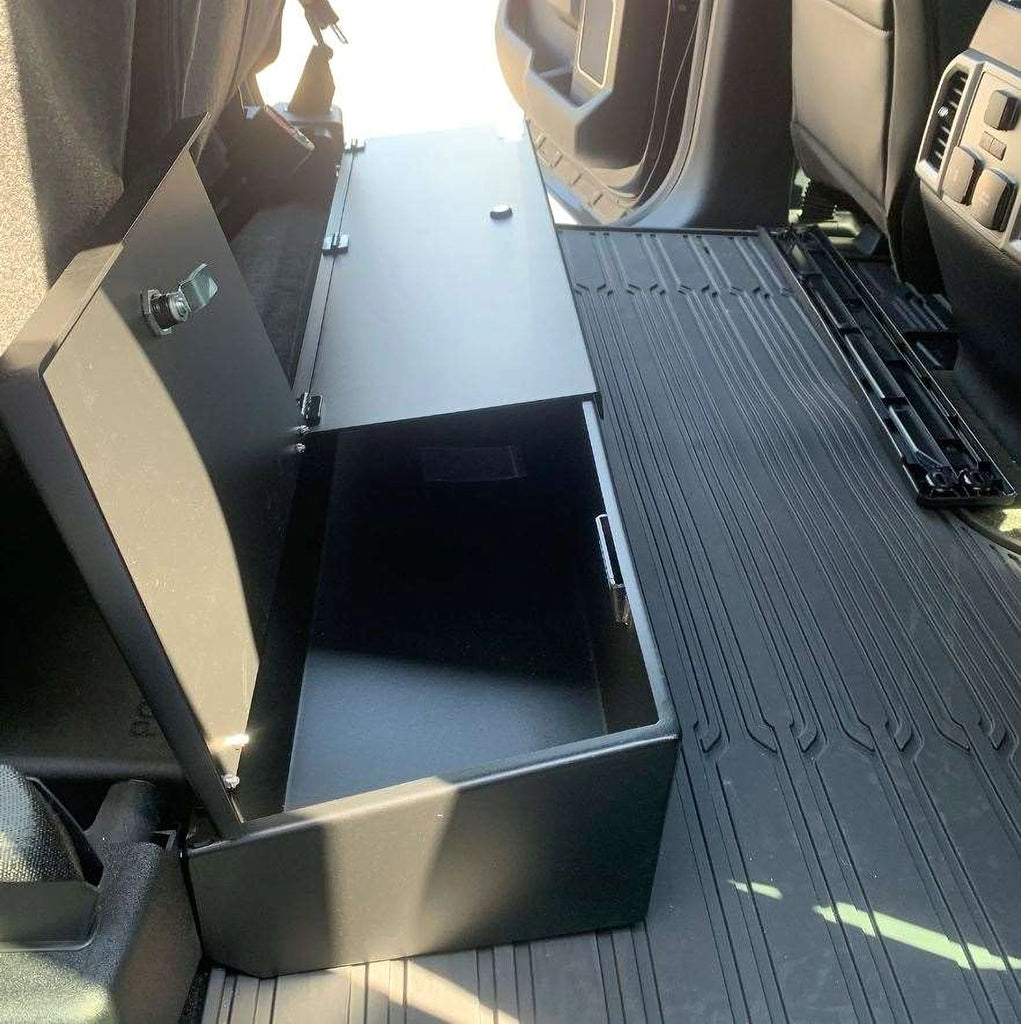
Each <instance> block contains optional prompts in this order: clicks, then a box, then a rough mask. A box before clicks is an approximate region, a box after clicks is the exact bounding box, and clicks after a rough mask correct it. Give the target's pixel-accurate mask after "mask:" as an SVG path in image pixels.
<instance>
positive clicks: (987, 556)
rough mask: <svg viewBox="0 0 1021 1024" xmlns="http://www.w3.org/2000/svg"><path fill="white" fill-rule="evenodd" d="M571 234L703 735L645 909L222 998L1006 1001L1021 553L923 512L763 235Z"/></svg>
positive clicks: (642, 547) (957, 1014)
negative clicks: (542, 934) (611, 922)
mask: <svg viewBox="0 0 1021 1024" xmlns="http://www.w3.org/2000/svg"><path fill="white" fill-rule="evenodd" d="M561 237H562V242H563V246H564V249H565V255H566V258H567V263H568V268H569V273H570V276H571V278H572V283H573V285H574V288H575V292H576V298H577V302H578V308H579V313H580V315H581V320H582V326H583V328H584V331H585V334H586V337H587V339H588V342H589V346H590V350H591V354H592V359H593V362H594V364H595V366H596V371H597V375H598V377H599V379H600V384H601V388H602V393H603V400H604V406H605V422H604V431H605V435H606V443H607V449H608V453H609V457H610V461H611V467H612V470H613V474H614V481H615V484H616V487H617V491H618V495H619V497H620V500H621V504H622V507H623V512H624V518H625V522H626V525H627V529H628V534H629V538H630V541H631V545H632V548H633V552H634V555H635V560H636V562H637V565H638V570H639V575H640V578H641V580H642V586H643V589H644V591H645V597H646V601H647V603H648V605H649V610H650V613H651V615H652V618H653V626H654V629H655V632H656V636H657V640H658V642H659V645H660V648H661V653H662V655H663V659H664V663H665V666H666V669H667V675H668V677H669V680H670V684H671V688H672V691H673V695H674V700H675V703H676V705H677V710H678V714H679V716H680V718H681V722H682V727H683V730H684V735H683V743H682V756H681V759H680V760H679V763H678V771H677V777H676V785H675V788H674V792H673V794H672V797H671V801H670V806H669V810H668V814H667V823H666V831H665V834H664V839H663V849H662V853H661V857H660V865H659V871H658V874H657V878H656V887H655V892H654V894H653V900H652V906H651V908H650V911H649V916H648V919H647V921H646V922H645V924H644V925H639V926H636V927H635V928H633V929H630V930H621V931H616V932H612V933H601V934H598V935H582V936H574V937H570V938H565V939H557V940H553V941H549V942H534V943H524V944H521V945H519V946H515V947H502V948H499V949H495V950H490V949H487V950H472V951H468V952H465V953H456V954H451V955H449V956H436V957H421V958H417V959H415V960H411V961H394V962H387V963H380V964H372V965H367V966H366V965H362V966H359V967H350V968H342V969H339V970H337V971H328V972H319V973H317V974H311V975H304V976H293V977H289V978H280V979H272V980H269V981H263V982H257V981H254V980H253V979H247V978H239V977H236V976H233V975H229V974H227V975H225V974H224V973H223V972H220V971H217V972H214V976H213V980H212V982H211V988H210V995H209V999H208V1001H207V1005H206V1020H208V1021H230V1022H231V1024H250V1022H254V1021H269V1020H272V1021H275V1022H276V1024H281V1022H285V1021H287V1022H290V1021H313V1020H314V1021H356V1022H359V1024H361V1022H368V1021H388V1022H393V1021H401V1022H412V1021H414V1022H425V1021H455V1022H461V1021H466V1022H467V1021H470V1022H472V1024H481V1022H485V1024H509V1022H511V1021H520V1022H536V1024H552V1022H557V1024H588V1022H602V1021H606V1022H624V1021H626V1022H629V1024H630V1022H634V1021H653V1022H677V1024H682V1022H683V1024H695V1022H697V1024H710V1022H714V1024H715V1022H731V1021H733V1022H739V1024H743V1022H745V1021H756V1022H758V1021H787V1022H793V1021H797V1022H805V1024H824V1022H843V1021H848V1022H850V1021H870V1022H881V1021H918V1022H923V1021H924V1022H926V1024H929V1022H937V1021H938V1022H954V1024H957V1022H970V1021H994V1020H999V1021H1016V1020H1018V1019H1019V1018H1021V985H1019V981H1021V973H1019V969H1021V763H1019V754H1018V742H1019V737H1021V680H1019V675H1021V670H1019V668H1018V666H1019V665H1021V561H1019V560H1017V559H1014V558H1012V556H1010V555H1008V554H1006V553H1004V552H1003V551H1002V550H1001V549H998V548H996V547H994V546H993V545H991V544H989V543H988V542H986V541H984V540H982V539H981V538H980V537H979V536H978V535H976V534H974V533H972V532H971V531H970V530H968V528H967V527H965V526H964V525H963V524H961V523H960V522H959V521H958V520H957V519H955V518H952V517H950V516H948V515H945V514H942V513H937V512H929V511H925V510H922V509H920V508H918V507H917V505H916V504H915V502H914V497H913V495H912V494H911V493H910V488H909V486H908V485H907V482H906V481H905V479H904V477H903V475H902V474H901V472H900V470H899V469H898V468H897V466H896V465H895V464H894V463H893V461H892V457H891V454H890V449H889V446H888V445H887V444H886V443H885V440H884V438H883V437H882V436H881V434H880V430H881V428H880V426H879V425H878V422H876V421H875V420H874V419H873V418H872V416H871V414H870V413H869V412H868V410H866V409H865V408H863V406H862V405H861V404H860V402H861V398H860V392H859V390H858V388H857V386H856V385H855V384H854V383H853V381H850V380H849V378H848V377H847V372H848V371H847V369H846V366H845V365H844V363H843V362H842V360H840V359H839V357H837V356H835V354H834V351H833V348H832V344H831V342H830V340H829V339H828V338H824V337H823V336H822V335H821V334H820V333H819V332H820V327H819V325H818V324H817V322H816V320H815V318H814V314H813V313H812V312H811V310H810V309H808V308H807V307H806V306H804V305H803V304H802V303H803V296H802V295H801V294H800V292H799V288H798V286H797V284H796V283H795V282H794V281H793V279H792V278H790V277H789V276H788V275H787V272H786V270H785V269H784V268H782V267H781V265H780V264H779V262H778V261H777V260H776V259H775V258H774V252H773V250H772V243H771V242H770V241H769V240H768V238H765V237H760V236H754V235H741V236H727V235H710V234H706V235H692V234H675V233H658V234H657V233H643V234H638V233H631V232H620V231H599V232H592V231H588V230H585V229H566V230H564V231H563V233H562V236H561Z"/></svg>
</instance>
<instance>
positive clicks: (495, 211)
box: [489, 203, 514, 220]
mask: <svg viewBox="0 0 1021 1024" xmlns="http://www.w3.org/2000/svg"><path fill="white" fill-rule="evenodd" d="M513 214H514V211H513V210H512V209H511V208H510V207H509V206H506V205H505V204H503V203H501V204H500V205H499V206H494V207H493V208H492V209H491V210H490V211H489V216H490V217H492V218H493V220H507V218H508V217H511V216H513Z"/></svg>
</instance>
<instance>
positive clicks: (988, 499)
mask: <svg viewBox="0 0 1021 1024" xmlns="http://www.w3.org/2000/svg"><path fill="white" fill-rule="evenodd" d="M773 239H774V241H775V242H776V244H777V246H778V248H779V249H780V252H781V253H782V255H783V257H784V259H785V260H786V261H787V263H788V264H789V265H790V267H791V269H792V270H793V271H794V273H795V274H796V275H797V277H798V279H799V280H800V282H801V284H802V286H803V288H804V290H805V293H806V294H807V296H808V298H809V299H810V300H811V302H812V305H813V306H814V307H815V309H816V310H817V311H818V313H819V314H820V316H821V317H822V319H823V321H824V322H825V324H826V326H827V327H828V328H829V331H830V334H831V336H832V337H833V339H834V340H835V341H836V344H837V348H838V349H839V351H840V354H841V355H842V356H843V357H844V359H845V360H846V362H847V364H848V366H849V367H850V369H851V372H852V374H853V375H854V378H855V380H857V382H858V384H859V385H860V386H861V388H862V390H863V391H864V392H865V397H866V399H867V400H868V404H869V406H870V407H871V409H872V411H873V412H874V413H875V414H876V416H878V417H879V419H880V421H881V422H882V424H883V426H884V427H885V428H886V432H887V435H888V437H889V438H890V440H891V441H892V443H893V445H894V448H895V449H896V451H897V454H898V455H899V456H900V459H901V463H902V465H903V467H904V471H905V473H906V474H907V476H908V479H909V480H910V481H911V483H912V485H913V486H914V488H915V492H916V496H917V500H918V503H919V504H920V505H923V506H925V507H976V506H986V505H997V506H1004V505H1010V504H1013V502H1014V499H1015V498H1016V496H1017V495H1016V492H1015V490H1014V488H1013V487H1012V486H1011V484H1010V482H1009V481H1008V480H1007V478H1006V477H1005V476H1004V475H1003V473H1002V472H1001V470H1000V469H999V467H998V466H997V465H996V463H995V462H993V460H992V458H991V457H990V456H989V453H988V452H987V451H986V450H985V448H983V446H982V444H981V442H980V441H979V440H978V438H977V437H976V436H975V434H974V433H973V432H972V430H971V429H970V428H969V427H968V425H967V423H966V422H965V421H964V419H963V418H962V416H961V415H960V414H959V413H958V412H957V410H956V409H955V408H954V405H953V403H952V402H951V401H950V399H949V398H947V396H946V394H945V393H944V392H943V390H942V388H940V386H939V384H938V383H937V382H936V380H935V378H934V377H933V376H932V374H931V373H930V372H929V370H928V369H927V368H926V366H925V363H924V362H923V360H922V359H921V358H920V357H919V355H918V354H917V353H916V351H915V348H914V346H913V344H912V341H914V342H916V343H917V342H918V340H919V339H917V338H916V339H911V338H907V337H905V336H904V334H903V333H902V332H901V331H900V330H899V329H898V328H897V326H896V324H894V322H893V321H892V320H891V319H890V317H889V316H888V314H887V313H886V311H885V310H884V309H883V307H882V305H881V304H880V303H879V302H878V301H877V300H876V298H875V297H874V296H873V295H872V293H871V292H870V291H869V289H868V286H867V285H866V284H865V282H864V281H862V280H861V278H859V277H858V275H857V274H856V273H855V272H854V270H853V269H852V268H851V267H850V266H849V265H848V264H847V263H846V262H845V261H844V260H843V259H842V258H841V256H840V255H839V253H837V251H836V250H835V249H834V248H833V246H832V244H831V243H830V241H829V239H828V238H827V237H826V235H825V234H824V233H823V232H822V231H821V230H819V229H818V228H814V227H813V228H804V229H794V228H792V229H788V230H784V231H779V232H776V233H775V234H774V235H773Z"/></svg>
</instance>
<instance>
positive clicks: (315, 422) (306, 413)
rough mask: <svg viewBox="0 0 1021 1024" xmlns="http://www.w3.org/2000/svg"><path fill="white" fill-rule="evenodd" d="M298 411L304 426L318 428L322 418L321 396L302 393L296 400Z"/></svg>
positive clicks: (308, 392)
mask: <svg viewBox="0 0 1021 1024" xmlns="http://www.w3.org/2000/svg"><path fill="white" fill-rule="evenodd" d="M298 411H299V412H300V413H301V418H302V419H303V420H304V421H305V425H306V426H309V427H318V426H319V423H320V421H321V420H322V418H323V396H322V395H313V394H312V392H311V391H303V392H302V393H301V397H300V398H299V399H298Z"/></svg>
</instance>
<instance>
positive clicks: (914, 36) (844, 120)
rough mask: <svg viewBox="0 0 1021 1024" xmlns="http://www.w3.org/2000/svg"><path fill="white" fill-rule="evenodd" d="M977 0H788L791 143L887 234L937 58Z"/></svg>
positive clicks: (944, 57) (951, 46) (808, 169)
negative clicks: (790, 31)
mask: <svg viewBox="0 0 1021 1024" xmlns="http://www.w3.org/2000/svg"><path fill="white" fill-rule="evenodd" d="M985 7H986V0H793V3H792V18H793V23H792V33H793V37H792V60H793V85H794V109H793V116H792V134H793V139H794V148H795V152H796V154H797V156H798V159H799V160H800V162H801V166H802V167H803V168H804V170H805V173H806V174H808V176H809V177H810V178H812V179H814V180H816V181H819V182H822V183H824V184H827V185H830V186H833V187H835V188H838V189H840V190H841V191H843V192H846V193H847V194H848V195H849V196H851V198H852V199H854V200H855V201H856V202H857V203H858V205H859V206H860V207H861V208H862V209H863V210H864V212H865V213H866V214H868V216H869V217H870V218H871V219H872V220H873V221H874V222H875V223H876V225H877V226H878V227H879V228H881V229H882V230H883V231H884V232H886V234H887V236H888V237H889V238H890V241H891V246H892V247H893V249H894V252H895V255H896V251H897V247H898V241H899V216H900V212H901V209H902V207H903V203H904V199H905V196H906V193H907V190H908V186H909V184H910V183H911V181H912V179H913V168H914V162H915V156H916V154H917V152H918V146H919V143H920V141H921V136H922V132H923V130H924V127H925V119H926V116H927V115H928V112H929V106H930V104H931V103H932V95H933V91H934V90H935V88H936V84H937V82H938V81H939V75H940V73H941V71H942V69H943V67H944V66H945V65H946V62H947V61H948V60H949V59H950V58H951V57H953V56H954V55H955V54H957V53H959V52H960V51H961V50H963V49H965V48H966V47H967V45H968V41H969V39H970V38H971V33H972V31H973V30H974V28H975V26H976V25H977V24H978V22H979V19H980V18H981V16H982V13H983V12H984V10H985Z"/></svg>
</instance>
